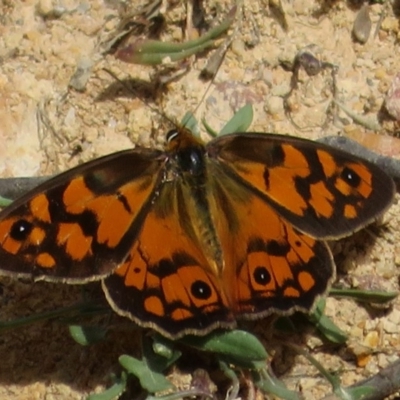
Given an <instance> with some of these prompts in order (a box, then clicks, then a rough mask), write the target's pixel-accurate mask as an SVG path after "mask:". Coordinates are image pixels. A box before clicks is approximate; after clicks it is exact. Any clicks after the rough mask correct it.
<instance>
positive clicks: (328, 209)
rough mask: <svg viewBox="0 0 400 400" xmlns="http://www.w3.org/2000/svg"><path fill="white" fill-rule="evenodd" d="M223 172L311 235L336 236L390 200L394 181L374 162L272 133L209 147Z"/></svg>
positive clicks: (363, 221)
mask: <svg viewBox="0 0 400 400" xmlns="http://www.w3.org/2000/svg"><path fill="white" fill-rule="evenodd" d="M207 151H208V153H209V155H210V157H211V158H212V159H214V160H217V161H218V162H219V163H220V164H221V166H222V167H223V168H224V171H225V173H226V174H228V175H229V176H231V177H232V178H233V179H236V180H238V181H240V182H242V184H243V185H245V186H247V187H249V188H251V189H252V190H253V191H255V193H257V194H258V195H260V196H261V197H262V198H263V199H264V200H265V201H267V202H268V204H270V205H271V206H272V207H273V208H274V210H276V211H277V212H278V213H279V214H280V215H281V216H282V217H283V218H285V219H286V220H287V221H289V222H291V223H292V224H293V225H294V226H295V227H296V228H298V229H299V230H301V231H302V232H306V233H308V234H309V235H311V236H312V237H315V238H324V239H328V238H338V237H342V236H346V235H349V234H350V233H352V232H354V231H355V230H357V229H359V228H361V227H363V226H365V225H367V224H368V223H370V222H372V221H373V219H374V218H376V217H377V216H378V215H379V214H381V213H382V212H383V211H384V210H386V209H387V208H388V207H389V205H390V204H391V202H392V200H393V196H394V192H395V190H394V183H393V180H392V179H391V178H390V177H389V176H388V175H387V174H386V173H385V172H383V171H382V170H381V169H380V168H378V167H377V166H376V165H374V164H372V163H370V162H368V161H365V160H362V159H360V158H358V157H355V156H353V155H350V154H348V153H346V152H343V151H341V150H338V149H334V148H332V147H329V146H327V145H324V144H322V143H317V142H311V141H309V140H305V139H299V138H294V137H290V136H282V135H272V134H268V135H267V134H257V133H248V134H247V133H246V134H233V135H226V136H222V137H220V138H218V139H215V140H213V141H212V142H210V143H209V145H208V146H207Z"/></svg>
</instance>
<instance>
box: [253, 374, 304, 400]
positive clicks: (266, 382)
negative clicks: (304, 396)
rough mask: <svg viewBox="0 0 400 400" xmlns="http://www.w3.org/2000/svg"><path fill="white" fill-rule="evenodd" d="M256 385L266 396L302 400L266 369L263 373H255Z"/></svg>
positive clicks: (286, 399)
mask: <svg viewBox="0 0 400 400" xmlns="http://www.w3.org/2000/svg"><path fill="white" fill-rule="evenodd" d="M252 377H253V381H254V384H255V385H256V386H257V387H258V388H259V389H260V390H261V391H262V392H263V393H265V394H274V395H275V396H277V397H279V398H280V399H284V400H300V397H299V395H298V394H297V393H296V392H293V391H291V390H289V389H288V388H287V387H286V386H285V385H284V384H283V383H282V382H281V381H280V380H279V379H277V378H276V377H274V376H272V375H271V374H269V373H268V371H267V370H266V369H265V368H264V369H263V370H261V371H253V372H252Z"/></svg>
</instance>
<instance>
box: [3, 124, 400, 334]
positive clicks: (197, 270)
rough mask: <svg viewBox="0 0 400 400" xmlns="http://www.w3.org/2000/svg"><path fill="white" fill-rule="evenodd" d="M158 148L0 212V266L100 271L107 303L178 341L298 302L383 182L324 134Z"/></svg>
mask: <svg viewBox="0 0 400 400" xmlns="http://www.w3.org/2000/svg"><path fill="white" fill-rule="evenodd" d="M166 142H167V145H166V149H165V151H158V150H151V149H147V148H135V149H133V150H127V151H122V152H119V153H115V154H111V155H109V156H106V157H103V158H99V159H97V160H94V161H91V162H88V163H86V164H84V165H80V166H78V167H76V168H74V169H71V170H69V171H67V172H65V173H63V174H61V175H59V176H57V177H55V178H52V179H50V180H49V181H47V182H45V183H44V184H42V185H40V186H39V187H37V188H36V189H34V190H33V191H31V192H30V193H28V194H26V195H24V196H23V197H21V198H20V199H18V200H17V201H15V202H14V203H13V204H12V205H11V206H9V207H8V208H6V209H4V210H3V211H2V212H1V213H0V273H2V274H6V275H16V276H28V277H33V278H34V279H35V280H46V281H60V282H67V283H72V284H73V283H85V282H88V281H94V280H102V284H103V289H104V292H105V294H106V297H107V299H108V301H109V302H110V304H111V306H112V307H113V309H114V310H115V311H116V312H117V313H118V314H121V315H124V316H127V317H129V318H131V319H132V320H134V321H135V322H136V323H138V324H139V325H141V326H143V327H151V328H154V329H155V330H157V331H159V332H160V333H162V334H164V335H166V336H168V337H170V338H178V337H181V336H183V335H185V334H198V335H203V334H206V333H208V332H210V331H211V330H213V329H215V328H218V327H220V328H233V327H234V326H235V325H236V320H237V319H241V318H242V319H257V318H261V317H264V316H266V315H269V314H271V313H279V314H289V313H291V312H293V311H295V310H302V311H307V310H309V309H310V308H311V307H312V306H313V304H314V302H315V300H316V299H317V298H318V297H319V296H321V295H323V294H324V293H325V292H326V291H327V289H328V288H329V286H330V284H331V282H332V280H333V279H334V276H335V266H334V263H333V260H332V256H331V253H330V251H329V249H328V247H327V245H326V243H325V242H324V240H326V239H335V238H340V237H343V236H346V235H349V234H350V233H352V232H354V231H356V230H358V229H360V228H361V227H363V226H365V225H366V224H368V223H370V222H372V221H373V220H374V219H375V218H376V217H377V216H379V215H380V214H381V213H382V212H384V211H385V210H386V209H387V208H388V207H389V205H390V204H391V202H392V199H393V196H394V184H393V181H392V179H391V178H390V177H389V176H388V175H387V174H386V173H384V172H383V171H382V170H381V169H379V168H378V167H377V166H375V165H374V164H372V163H370V162H368V161H364V160H362V159H360V158H357V157H355V156H352V155H349V154H347V153H345V152H343V151H340V150H336V149H334V148H331V147H329V146H326V145H324V144H320V143H316V142H311V141H307V140H304V139H298V138H294V137H288V136H281V135H274V134H258V133H246V134H231V135H226V136H222V137H219V138H217V139H214V140H212V141H211V142H209V143H208V144H206V145H205V144H203V143H202V142H201V141H200V140H198V139H197V138H195V137H194V136H192V134H191V133H190V132H189V131H188V130H186V129H184V128H182V129H176V130H174V131H171V132H169V133H168V135H167V138H166Z"/></svg>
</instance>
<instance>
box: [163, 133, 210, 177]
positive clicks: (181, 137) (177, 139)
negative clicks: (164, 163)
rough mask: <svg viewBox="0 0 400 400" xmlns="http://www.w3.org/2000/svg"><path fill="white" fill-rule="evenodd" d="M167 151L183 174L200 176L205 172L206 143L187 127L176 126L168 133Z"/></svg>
mask: <svg viewBox="0 0 400 400" xmlns="http://www.w3.org/2000/svg"><path fill="white" fill-rule="evenodd" d="M166 141H167V145H166V147H167V152H168V153H169V154H170V155H171V158H173V159H174V160H175V162H176V164H177V168H178V170H179V171H180V173H181V174H183V175H186V176H188V177H190V176H191V177H200V176H204V174H205V154H206V150H205V147H204V144H203V143H202V142H201V141H200V140H199V139H197V138H196V137H194V136H193V134H192V133H191V132H190V131H189V130H188V129H186V128H176V129H173V130H171V131H169V132H168V133H167V136H166Z"/></svg>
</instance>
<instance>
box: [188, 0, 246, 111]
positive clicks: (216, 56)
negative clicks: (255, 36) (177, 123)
mask: <svg viewBox="0 0 400 400" xmlns="http://www.w3.org/2000/svg"><path fill="white" fill-rule="evenodd" d="M242 7H243V0H237V1H236V5H235V6H234V8H233V9H232V10H231V12H232V11H234V13H235V14H236V15H237V22H236V24H235V27H234V30H233V32H232V34H230V35H229V36H228V37H227V38H226V40H225V41H224V42H223V43H222V44H221V45H220V46H219V47H218V48H217V49H216V50H215V52H214V53H213V54H212V55H211V57H210V58H209V59H208V61H207V65H206V66H205V67H204V68H203V70H202V71H201V73H200V77H201V78H203V79H210V82H209V84H208V86H207V89H206V90H205V92H204V93H203V96H202V97H201V99H200V101H199V103H198V104H197V106H196V108H195V109H194V111H193V115H195V114H196V112H197V111H198V109H199V107H200V105H201V104H203V102H204V101H205V98H206V96H207V95H208V93H209V91H210V88H211V85H212V84H213V83H214V82H215V78H216V76H217V74H218V71H219V69H220V67H221V65H222V62H223V60H224V58H225V54H226V52H227V51H228V48H229V46H230V45H231V44H232V42H233V40H234V39H235V37H236V36H237V34H238V32H239V28H240V26H241V24H242V20H243V13H242V12H241V10H242Z"/></svg>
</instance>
